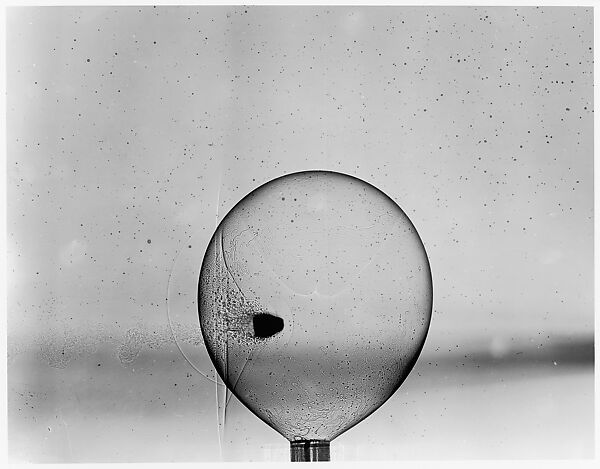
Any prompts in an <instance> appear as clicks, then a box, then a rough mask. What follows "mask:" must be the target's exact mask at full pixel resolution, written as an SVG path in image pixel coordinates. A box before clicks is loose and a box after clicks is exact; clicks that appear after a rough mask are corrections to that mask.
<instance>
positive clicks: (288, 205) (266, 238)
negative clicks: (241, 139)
mask: <svg viewBox="0 0 600 469" xmlns="http://www.w3.org/2000/svg"><path fill="white" fill-rule="evenodd" d="M432 298H433V289H432V281H431V273H430V268H429V262H428V259H427V255H426V252H425V249H424V247H423V243H422V242H421V239H420V238H419V235H418V234H417V231H416V229H415V227H414V226H413V224H412V223H411V221H410V220H409V218H408V217H407V216H406V214H405V213H404V212H403V211H402V210H401V209H400V207H399V206H398V205H397V204H396V203H395V202H394V201H393V200H392V199H390V198H389V197H388V196H387V195H385V194H384V193H383V192H381V191H380V190H378V189H377V188H375V187H373V186H372V185H370V184H368V183H366V182H364V181H362V180H360V179H357V178H355V177H351V176H348V175H344V174H340V173H335V172H330V171H306V172H301V173H294V174H289V175H286V176H283V177H280V178H278V179H275V180H272V181H270V182H268V183H266V184H264V185H262V186H260V187H259V188H257V189H256V190H254V191H253V192H252V193H250V194H249V195H247V196H246V197H245V198H244V199H242V200H241V201H240V202H239V203H238V204H237V205H236V206H235V207H234V208H233V209H232V210H231V211H230V212H229V213H228V214H227V216H226V217H225V218H224V219H223V220H222V222H221V223H220V224H219V226H218V228H217V229H216V231H215V233H214V235H213V237H212V239H211V241H210V243H209V245H208V248H207V250H206V254H205V257H204V261H203V263H202V268H201V271H200V280H199V285H198V307H199V314H200V325H201V329H202V334H203V337H204V341H205V344H206V347H207V349H208V352H209V355H210V357H211V359H212V361H213V363H214V365H215V367H216V369H217V371H218V373H219V374H220V376H221V378H222V379H223V381H224V382H225V384H226V385H227V386H228V387H229V389H230V390H231V391H232V392H233V393H234V394H235V395H236V396H237V397H238V398H239V399H240V400H241V401H242V402H243V403H244V404H245V405H246V406H247V407H248V408H249V409H250V410H251V411H252V412H253V413H254V414H256V415H257V416H258V417H260V418H261V419H262V420H264V421H265V422H266V423H268V424H269V425H271V426H272V427H273V428H274V429H276V430H277V431H278V432H279V433H281V434H282V435H283V436H284V437H285V438H287V439H288V440H289V441H290V442H292V450H291V451H292V459H295V460H304V459H306V458H308V459H311V458H313V459H319V458H320V457H323V455H325V454H326V455H328V454H329V442H330V441H331V440H333V439H334V438H335V437H337V436H338V435H340V434H341V433H343V432H344V431H345V430H347V429H348V428H350V427H352V426H353V425H355V424H357V423H358V422H360V421H361V420H363V419H364V418H365V417H366V416H368V415H369V414H370V413H372V412H373V411H375V410H376V409H377V408H378V407H379V406H381V405H382V404H383V403H384V402H385V401H386V400H387V399H388V398H389V397H390V396H391V395H392V394H393V393H394V391H395V390H396V389H398V387H399V386H400V384H401V383H402V381H403V380H404V379H405V378H406V376H407V375H408V373H409V372H410V370H411V368H412V367H413V365H414V363H415V361H416V359H417V357H418V354H419V352H420V351H421V348H422V347H423V344H424V341H425V337H426V334H427V330H428V327H429V322H430V319H431V309H432ZM319 448H321V449H319ZM313 450H314V451H313ZM313 453H314V455H313ZM311 455H313V456H311ZM324 458H325V459H327V456H325V457H324Z"/></svg>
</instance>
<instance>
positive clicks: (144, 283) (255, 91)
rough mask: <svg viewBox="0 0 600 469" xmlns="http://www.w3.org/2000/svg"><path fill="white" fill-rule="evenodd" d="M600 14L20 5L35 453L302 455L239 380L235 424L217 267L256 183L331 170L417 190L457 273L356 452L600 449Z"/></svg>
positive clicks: (436, 244) (14, 281)
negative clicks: (598, 210) (211, 355)
mask: <svg viewBox="0 0 600 469" xmlns="http://www.w3.org/2000/svg"><path fill="white" fill-rule="evenodd" d="M592 26H593V15H592V10H591V8H564V7H555V8H512V7H503V8H474V7H463V8H429V7H428V8H425V7H417V8H404V7H402V8H400V7H398V8H395V7H394V8H389V7H373V8H346V7H343V8H327V7H319V8H315V7H305V8H299V7H269V8H265V7H181V8H176V7H158V8H154V7H123V8H114V7H85V8H75V7H54V8H12V9H10V10H9V11H8V17H7V30H8V43H7V54H8V55H7V87H8V95H7V117H8V120H7V127H8V137H7V145H8V161H7V173H8V262H9V264H8V272H9V273H8V282H9V285H8V292H9V308H8V328H9V329H8V411H9V428H8V431H9V434H8V436H9V451H10V455H11V459H12V460H14V461H36V462H67V461H74V462H96V461H98V462H102V461H214V460H218V459H219V458H221V457H223V458H224V459H234V460H260V459H280V460H285V459H287V458H288V447H287V442H286V441H285V440H283V438H282V437H280V436H279V435H278V434H277V433H275V432H274V431H273V430H271V429H269V428H267V427H266V425H264V424H263V423H262V422H261V421H259V420H258V419H256V417H254V416H253V415H251V414H249V413H248V412H247V411H246V410H245V409H244V408H243V407H242V406H241V404H239V403H237V402H236V401H234V400H232V401H230V405H229V407H228V414H227V419H226V421H225V430H224V431H223V432H221V434H219V433H218V431H217V421H218V419H217V411H216V404H215V403H216V398H215V384H214V383H212V382H211V381H210V380H209V379H206V378H205V377H204V376H203V375H202V374H201V373H199V372H198V370H200V371H202V372H205V373H207V374H209V375H210V372H209V371H207V370H208V363H206V362H205V357H204V358H203V357H202V356H201V355H202V354H201V350H202V343H201V339H200V335H199V331H198V330H197V328H195V327H194V320H195V314H196V311H195V291H194V289H195V281H196V279H195V278H194V269H196V271H197V270H199V264H200V261H201V258H202V255H203V253H204V249H205V248H206V244H207V242H208V240H209V237H210V235H211V234H212V232H213V230H214V228H215V227H216V224H217V222H218V220H220V219H221V218H222V217H223V216H224V215H225V214H226V213H227V211H228V210H229V208H231V207H232V206H233V205H234V204H235V203H236V202H237V201H238V200H239V199H240V198H241V197H243V196H244V195H245V194H247V193H248V192H249V191H251V190H252V189H254V188H255V187H257V186H258V185H260V184H262V183H264V182H266V181H268V180H270V179H272V178H274V177H277V176H280V175H282V174H285V173H289V172H294V171H299V170H305V169H331V170H338V171H341V172H345V173H348V174H352V175H355V176H357V177H360V178H362V179H364V180H366V181H368V182H370V183H371V184H374V185H375V186H377V187H379V188H380V189H381V190H383V191H384V192H386V193H387V194H388V195H389V196H390V197H392V198H393V199H394V200H395V201H396V202H397V203H398V204H399V205H400V206H401V207H402V208H403V209H404V210H405V211H406V213H407V214H408V215H409V216H410V217H411V219H412V221H413V223H414V224H415V226H416V227H417V229H418V230H419V233H420V235H421V237H422V239H423V242H424V244H425V247H426V249H427V251H428V254H429V257H430V261H431V267H432V271H433V280H434V291H435V297H434V314H433V320H432V325H431V329H430V333H429V337H428V339H427V342H426V344H425V348H424V350H423V354H422V356H421V359H420V360H419V362H418V364H417V366H416V368H415V370H414V371H413V373H412V374H411V376H410V377H409V378H408V380H407V381H406V382H405V384H404V385H403V386H402V388H401V389H400V390H399V391H398V392H397V393H396V394H395V395H394V396H393V397H392V399H390V401H388V402H387V403H386V404H385V405H384V406H383V407H382V408H381V409H380V410H379V411H377V412H376V413H375V414H374V415H373V416H371V417H369V418H368V419H367V420H365V421H364V422H362V423H361V424H359V425H358V426H357V427H355V428H353V429H352V430H350V431H349V432H348V433H346V434H344V435H342V436H341V437H340V438H339V439H338V440H336V441H335V442H334V443H333V446H332V456H333V458H334V459H337V460H352V459H364V458H372V459H382V458H383V459H404V458H408V459H415V458H416V459H419V458H423V459H431V458H442V459H444V458H463V459H468V458H571V457H589V456H592V455H593V424H594V422H593V415H594V412H593V405H594V401H593V398H594V395H593V384H594V383H593V102H592V99H593V90H592V84H593V75H592V69H593V51H592V45H593V28H592ZM190 272H191V273H192V274H191V275H190ZM169 278H171V283H170V284H169ZM173 296H175V297H177V298H176V299H173ZM167 298H169V300H168V301H167ZM182 298H183V299H182ZM168 308H169V309H168ZM167 310H169V311H170V313H169V315H168V314H167ZM186 347H187V349H186ZM203 360H204V362H203ZM194 362H195V363H194ZM203 366H204V367H205V368H202V367H203ZM219 442H220V443H219Z"/></svg>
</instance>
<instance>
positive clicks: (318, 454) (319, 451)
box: [290, 440, 329, 462]
mask: <svg viewBox="0 0 600 469" xmlns="http://www.w3.org/2000/svg"><path fill="white" fill-rule="evenodd" d="M290 455H291V457H292V462H314V461H329V441H326V440H299V441H292V442H291V443H290Z"/></svg>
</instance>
